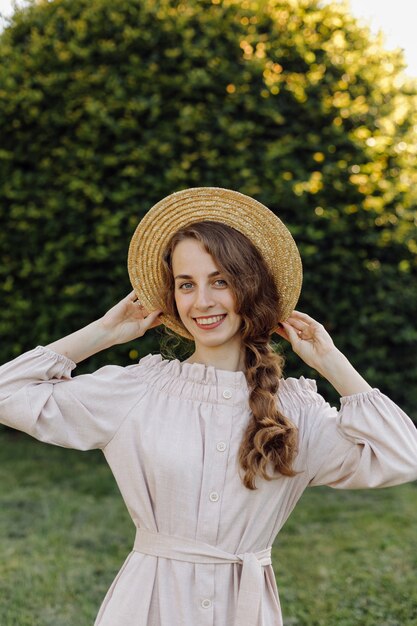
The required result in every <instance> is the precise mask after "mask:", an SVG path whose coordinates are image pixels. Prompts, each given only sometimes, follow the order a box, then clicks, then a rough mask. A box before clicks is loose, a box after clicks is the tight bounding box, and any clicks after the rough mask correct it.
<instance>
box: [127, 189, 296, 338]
mask: <svg viewBox="0 0 417 626" xmlns="http://www.w3.org/2000/svg"><path fill="white" fill-rule="evenodd" d="M203 220H204V221H215V222H222V223H224V224H228V225H229V226H232V227H233V228H235V229H236V230H238V231H240V232H241V233H243V234H244V235H246V237H248V238H249V239H250V240H251V241H252V243H253V244H254V245H255V246H256V247H257V248H258V250H259V252H260V253H261V254H262V256H263V258H264V260H265V262H266V264H267V265H268V267H269V269H270V270H271V272H272V275H273V277H274V279H275V283H276V286H277V290H278V293H279V295H280V311H279V317H278V319H279V321H282V320H285V319H287V317H289V316H290V314H291V313H292V311H293V310H294V307H295V305H296V303H297V300H298V298H299V295H300V291H301V282H302V266H301V259H300V255H299V252H298V249H297V246H296V244H295V242H294V239H293V238H292V236H291V234H290V232H289V230H288V229H287V228H286V226H284V224H283V223H282V222H281V220H280V219H279V218H278V217H277V216H276V215H275V214H274V213H272V211H270V210H269V209H268V208H267V207H266V206H264V205H263V204H261V203H260V202H258V201H257V200H254V199H253V198H250V197H249V196H245V195H244V194H242V193H239V192H238V191H232V190H231V189H222V188H220V187H193V188H191V189H183V190H182V191H177V192H176V193H173V194H171V195H169V196H167V197H166V198H164V199H163V200H161V201H160V202H158V203H157V204H155V205H154V206H153V207H152V208H151V209H150V210H149V211H148V212H147V213H146V215H145V216H144V218H143V219H142V220H141V222H140V223H139V225H138V227H137V228H136V230H135V232H134V234H133V237H132V240H131V242H130V246H129V254H128V271H129V277H130V281H131V283H132V286H133V288H134V290H135V292H136V295H137V297H138V299H139V300H140V302H141V303H142V304H143V305H144V307H145V308H146V309H147V310H148V311H153V310H155V309H162V310H163V309H164V303H163V301H162V299H161V295H160V291H159V290H160V286H161V284H162V254H163V251H164V249H165V248H166V246H167V244H168V242H169V240H170V239H171V237H172V235H173V234H174V233H175V232H176V231H177V230H179V229H180V228H182V227H184V226H188V225H189V224H193V223H194V222H200V221H203ZM161 321H162V323H164V324H165V325H166V326H168V327H169V328H171V329H172V330H174V331H175V332H176V333H178V334H179V335H182V336H183V337H187V338H188V339H192V336H191V335H190V334H189V333H188V331H187V330H186V329H185V328H184V326H183V325H182V324H181V323H179V322H178V321H177V320H176V319H175V318H174V317H172V316H169V315H162V316H161Z"/></svg>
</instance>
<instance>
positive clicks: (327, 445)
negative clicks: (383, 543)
mask: <svg viewBox="0 0 417 626" xmlns="http://www.w3.org/2000/svg"><path fill="white" fill-rule="evenodd" d="M313 395H314V396H315V399H314V401H312V402H310V403H307V404H306V405H305V412H306V413H307V414H308V415H307V421H308V441H307V449H308V452H307V465H308V467H309V472H310V483H309V484H310V485H311V486H315V485H328V486H330V487H335V488H338V489H364V488H374V487H389V486H392V485H398V484H400V483H405V482H409V481H413V480H416V479H417V429H416V427H415V426H414V424H413V422H412V421H411V419H410V418H409V417H408V416H407V415H406V414H405V413H404V411H402V409H400V408H399V407H398V406H397V405H396V404H395V403H394V402H393V401H392V400H390V399H389V398H388V397H387V396H385V395H384V394H383V393H381V392H380V391H379V390H378V389H372V390H371V391H367V392H364V393H358V394H355V395H352V396H346V397H343V398H341V401H340V403H341V407H340V411H339V412H338V411H337V410H336V409H334V408H332V407H330V405H329V404H328V403H326V402H325V401H324V399H323V398H322V397H321V396H320V395H319V394H313Z"/></svg>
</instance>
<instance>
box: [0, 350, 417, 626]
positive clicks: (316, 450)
mask: <svg viewBox="0 0 417 626" xmlns="http://www.w3.org/2000/svg"><path fill="white" fill-rule="evenodd" d="M74 367H75V364H74V363H73V362H72V361H70V360H69V359H67V358H65V357H63V356H61V355H58V354H56V353H54V352H52V351H50V350H48V349H46V348H43V347H38V348H36V349H34V350H31V351H30V352H26V353H25V354H23V355H21V356H20V357H18V358H17V359H15V360H13V361H11V362H10V363H6V364H5V365H4V366H3V367H2V368H0V422H2V423H4V424H7V425H9V426H11V427H13V428H17V429H19V430H22V431H24V432H26V433H29V434H30V435H32V436H33V437H36V438H37V439H39V440H41V441H45V442H47V443H51V444H55V445H59V446H64V447H68V448H76V449H78V450H87V449H92V448H101V449H102V450H103V453H104V455H105V458H106V460H107V462H108V464H109V466H110V468H111V470H112V472H113V474H114V476H115V478H116V481H117V483H118V486H119V488H120V491H121V493H122V496H123V498H124V501H125V503H126V506H127V508H128V510H129V513H130V515H131V517H132V520H133V523H134V524H135V526H136V528H137V529H138V530H137V537H136V541H135V545H134V549H133V550H132V552H130V554H129V555H128V557H127V559H126V561H125V563H124V564H123V566H122V568H121V570H120V572H119V574H118V575H117V577H116V579H115V581H114V582H113V584H112V586H111V587H110V589H109V591H108V593H107V595H106V597H105V599H104V601H103V604H102V606H101V608H100V611H99V614H98V616H97V619H96V622H95V624H96V626H280V625H282V617H281V611H280V605H279V600H278V592H277V588H276V584H275V577H274V573H273V569H272V566H271V561H270V546H271V544H272V543H273V541H274V539H275V537H276V535H277V533H278V532H279V530H280V529H281V527H282V526H283V524H284V522H285V520H286V519H287V518H288V516H289V514H290V513H291V511H292V510H293V508H294V506H295V505H296V503H297V501H298V499H299V498H300V496H301V494H302V493H303V491H304V489H305V488H306V487H308V486H311V485H331V486H332V487H337V488H340V489H355V488H368V487H386V486H388V485H395V484H399V483H403V482H406V481H412V480H415V479H416V478H417V431H416V429H415V427H414V425H413V423H412V422H411V420H410V419H409V418H408V417H407V416H406V415H405V414H404V413H403V411H402V410H401V409H399V408H398V407H397V406H396V405H395V404H394V403H393V402H392V401H391V400H390V399H389V398H387V397H386V396H384V395H383V394H382V393H381V392H380V391H378V389H374V390H372V391H369V392H366V393H360V394H357V395H353V396H348V397H345V398H342V399H341V410H340V411H339V412H337V411H336V410H335V409H334V408H332V407H330V406H329V405H328V404H327V403H326V402H325V401H324V400H323V398H322V397H321V396H320V395H318V394H317V392H316V385H315V383H314V382H313V381H311V380H306V379H304V378H301V379H299V380H297V379H293V378H290V379H287V380H282V381H281V384H280V388H279V394H278V402H279V404H280V407H281V409H282V411H283V412H284V413H285V414H286V415H287V416H288V417H290V418H291V419H292V420H293V421H294V422H295V423H296V424H297V426H298V428H299V452H298V456H297V459H296V464H295V469H297V470H298V471H299V472H300V473H299V474H298V475H297V476H296V477H294V478H286V477H279V478H278V479H277V480H272V481H269V482H268V481H263V480H258V489H257V490H256V491H250V490H248V489H246V488H245V487H244V486H243V484H242V482H241V480H240V478H239V474H238V464H237V452H238V448H239V444H240V441H241V439H242V434H243V432H244V430H245V427H246V424H247V422H248V419H249V410H248V402H247V400H248V391H247V384H246V379H245V376H244V374H243V373H242V372H230V371H225V370H218V369H216V368H214V367H212V366H205V365H202V364H195V363H194V364H191V363H180V361H178V360H174V361H167V360H163V359H162V357H161V356H160V355H148V356H146V357H145V358H143V359H142V360H141V361H140V362H139V364H137V365H132V366H128V367H124V368H123V367H118V366H106V367H103V368H101V369H100V370H98V371H97V372H95V373H94V374H87V375H80V376H76V377H74V378H71V370H72V369H73V368H74Z"/></svg>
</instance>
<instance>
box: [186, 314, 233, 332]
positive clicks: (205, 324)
mask: <svg viewBox="0 0 417 626" xmlns="http://www.w3.org/2000/svg"><path fill="white" fill-rule="evenodd" d="M225 317H226V313H224V314H223V315H213V316H212V317H196V318H194V321H195V323H196V324H197V326H198V327H199V328H204V329H205V330H208V329H210V328H217V326H220V324H221V323H222V321H223V320H224V318H225Z"/></svg>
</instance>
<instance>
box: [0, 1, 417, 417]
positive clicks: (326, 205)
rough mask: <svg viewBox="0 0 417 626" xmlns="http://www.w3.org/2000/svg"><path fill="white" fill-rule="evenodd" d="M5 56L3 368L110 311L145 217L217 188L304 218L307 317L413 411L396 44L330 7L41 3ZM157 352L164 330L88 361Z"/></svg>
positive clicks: (409, 116)
mask: <svg viewBox="0 0 417 626" xmlns="http://www.w3.org/2000/svg"><path fill="white" fill-rule="evenodd" d="M0 56H1V59H2V63H1V67H0V128H1V145H0V209H1V215H0V255H1V256H0V294H1V309H0V336H1V345H0V358H1V361H5V360H7V359H10V358H12V357H13V356H15V355H17V354H19V353H20V352H22V351H23V350H26V349H28V348H31V347H32V346H34V345H36V344H38V343H41V344H42V343H47V342H50V341H51V340H53V339H55V338H57V337H59V336H61V335H63V334H66V333H68V332H71V331H73V330H76V329H77V328H79V327H80V326H82V325H84V324H86V323H88V322H90V321H92V320H93V319H94V318H96V317H97V316H98V315H101V314H102V313H104V312H105V311H106V310H107V308H109V307H110V306H111V305H112V304H113V303H114V302H115V301H117V300H118V299H119V298H121V297H122V296H123V295H125V294H126V293H127V292H128V290H129V289H130V286H129V282H128V277H127V271H126V255H127V249H128V244H129V239H130V236H131V234H132V233H133V230H134V228H135V226H136V224H137V222H138V220H139V219H140V218H141V216H142V215H143V214H144V213H145V212H146V211H147V209H148V208H149V207H150V206H151V205H152V204H153V203H154V202H156V201H158V200H159V199H161V198H162V197H164V196H165V195H167V194H169V193H171V192H173V191H176V190H179V189H182V188H185V187H188V186H201V185H215V186H223V187H230V188H233V189H237V190H239V191H241V192H243V193H246V194H249V195H253V196H254V197H256V198H257V199H259V200H260V201H262V202H264V203H265V204H267V205H268V206H269V207H270V208H271V209H273V210H274V211H276V213H277V214H278V215H279V216H280V217H281V218H282V219H283V220H284V221H285V222H286V223H287V224H288V225H289V226H290V227H291V230H292V232H293V234H294V237H295V239H296V241H297V243H298V244H299V246H300V250H301V253H302V257H303V261H304V268H305V283H304V291H303V296H302V300H301V302H300V305H299V307H300V308H301V309H302V310H305V311H306V312H309V313H310V314H312V315H313V316H316V317H317V318H318V319H320V320H321V321H323V323H325V325H326V326H327V327H328V328H329V330H330V331H331V333H332V335H333V336H334V338H335V341H336V342H337V344H338V345H339V347H340V348H341V349H343V350H345V351H346V353H347V355H348V356H349V357H350V358H351V360H352V361H353V362H354V363H355V365H357V367H358V368H359V369H360V371H361V372H362V373H363V374H364V375H365V376H367V378H368V379H369V381H370V382H371V383H372V384H375V385H377V386H379V387H380V388H381V389H382V390H383V391H386V392H387V393H389V394H390V395H391V396H392V397H393V398H394V399H396V400H397V401H398V402H399V403H401V404H402V405H403V406H404V407H405V408H407V409H408V410H409V411H412V410H414V407H415V405H416V401H417V382H416V381H417V359H416V347H417V331H416V326H415V320H416V317H417V288H416V274H417V243H416V237H415V232H416V217H415V216H416V209H415V207H416V189H417V186H416V182H417V173H416V171H415V168H414V169H413V160H414V159H415V145H416V128H417V115H416V85H415V84H413V83H411V81H405V79H404V77H403V76H402V74H401V69H402V67H403V59H402V56H401V54H400V53H399V52H398V53H397V52H387V51H385V50H384V49H383V47H382V45H381V42H380V41H379V40H377V39H375V38H373V37H372V36H371V35H370V33H369V32H368V30H367V29H366V28H364V27H362V26H361V25H359V24H358V23H357V22H356V21H355V19H354V18H353V17H351V16H350V15H349V14H348V13H347V12H346V9H345V8H343V6H340V5H339V4H337V5H334V6H333V5H328V6H324V7H322V6H321V3H320V2H318V1H316V0H298V1H295V0H293V1H290V0H288V1H287V2H284V1H279V0H264V1H262V0H253V1H249V0H223V1H221V0H211V1H208V0H187V1H179V0H159V1H158V0H141V1H140V0H118V2H117V3H115V2H114V1H113V0H53V1H51V2H47V1H45V0H44V1H39V2H37V3H36V4H35V5H33V6H31V7H29V8H28V9H25V10H22V11H18V12H17V13H16V14H15V17H14V18H13V20H12V22H11V24H10V25H9V27H8V28H7V29H6V30H5V31H4V32H3V34H2V35H1V37H0ZM157 349H158V336H157V334H155V333H154V334H153V335H150V336H149V337H146V338H145V339H144V340H142V341H141V342H136V343H134V344H131V345H128V346H122V347H118V348H115V349H113V350H108V351H107V352H105V353H103V354H99V355H97V356H96V357H94V358H92V359H90V361H89V362H88V363H87V364H86V365H85V366H82V367H81V370H82V369H83V367H84V368H88V369H90V370H91V369H94V368H96V367H97V366H99V365H101V364H103V363H107V362H118V363H127V362H129V361H130V359H136V356H137V352H136V350H139V352H140V354H141V355H142V354H145V353H146V352H148V351H149V350H157ZM288 359H289V363H288V367H287V374H291V375H299V374H300V373H304V374H306V373H307V374H308V372H306V369H305V367H304V366H303V365H302V364H301V363H300V362H299V361H298V360H297V358H296V357H294V356H292V355H289V356H288ZM323 389H324V391H325V392H326V393H328V391H329V390H328V389H326V388H325V387H324V388H323ZM331 397H334V396H331ZM414 411H415V410H414ZM414 415H415V412H414Z"/></svg>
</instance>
